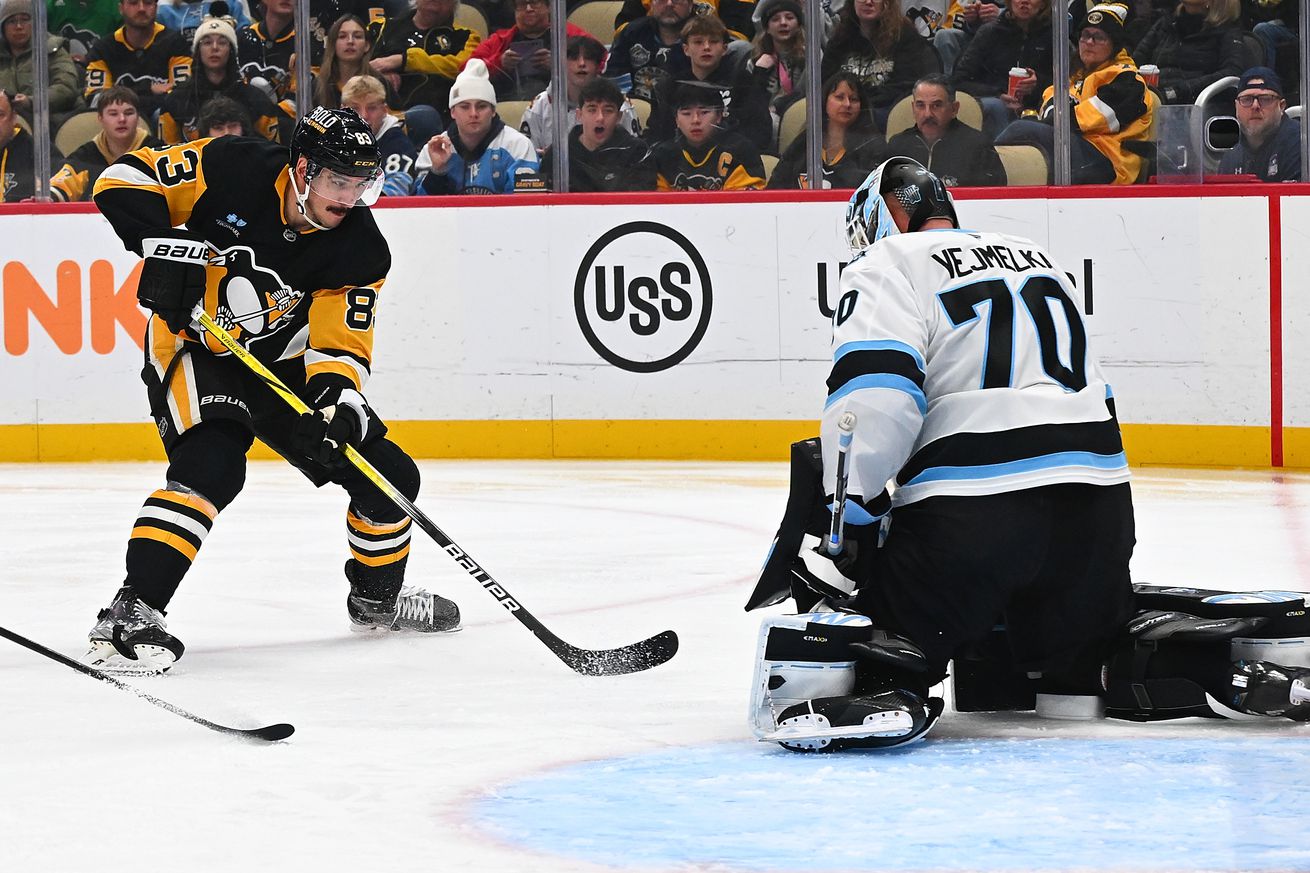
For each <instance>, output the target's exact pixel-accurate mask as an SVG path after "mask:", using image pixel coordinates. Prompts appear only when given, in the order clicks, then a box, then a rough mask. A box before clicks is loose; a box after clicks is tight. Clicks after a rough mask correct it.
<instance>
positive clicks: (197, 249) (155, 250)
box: [141, 236, 209, 267]
mask: <svg viewBox="0 0 1310 873" xmlns="http://www.w3.org/2000/svg"><path fill="white" fill-rule="evenodd" d="M141 253H142V254H143V255H144V256H145V257H147V258H160V259H161V260H165V261H180V262H181V263H184V264H200V265H201V266H202V267H203V266H205V265H206V264H208V263H209V246H207V245H206V244H205V243H203V242H200V241H198V240H186V239H179V238H177V237H169V236H152V237H147V238H145V239H143V240H141Z"/></svg>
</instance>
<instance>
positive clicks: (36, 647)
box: [0, 627, 296, 743]
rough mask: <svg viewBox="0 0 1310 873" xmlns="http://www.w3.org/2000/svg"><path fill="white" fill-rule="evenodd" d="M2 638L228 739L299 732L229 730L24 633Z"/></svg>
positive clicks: (1, 633) (271, 738) (269, 738)
mask: <svg viewBox="0 0 1310 873" xmlns="http://www.w3.org/2000/svg"><path fill="white" fill-rule="evenodd" d="M0 637H4V638H5V639H7V640H10V641H12V642H15V643H18V645H20V646H22V647H23V648H26V649H31V650H32V651H34V652H36V653H37V654H38V655H45V656H46V657H47V658H49V659H50V660H52V661H58V662H59V663H60V664H63V665H64V666H65V667H72V668H73V669H74V670H76V671H78V672H79V673H85V674H86V675H88V676H90V677H91V678H92V679H99V680H100V681H101V682H108V683H109V684H110V685H113V686H114V687H115V688H121V689H123V690H124V691H131V692H132V693H133V694H135V695H136V696H137V697H140V698H141V699H142V700H145V701H147V702H149V703H153V704H154V705H155V706H158V707H159V708H160V709H166V710H168V711H169V712H171V713H173V714H174V715H180V716H182V717H183V718H185V719H186V720H187V721H193V722H195V723H196V724H198V725H203V726H204V727H207V728H209V729H210V730H211V731H217V732H218V733H220V734H227V735H228V736H233V737H242V738H244V739H250V740H264V741H265V742H270V743H272V742H276V741H277V740H285V739H286V738H287V737H289V736H291V735H292V734H293V733H295V732H296V729H295V728H294V727H292V726H291V725H289V724H270V725H267V726H266V727H261V728H249V729H247V728H235V727H228V726H227V725H225V724H218V723H217V722H212V721H210V720H209V719H207V718H201V717H200V716H198V715H196V714H195V713H192V712H187V711H186V710H185V709H182V708H181V707H180V706H174V705H173V704H171V703H169V702H168V701H166V700H160V699H159V698H158V697H155V696H154V695H151V694H147V693H146V692H144V691H142V690H141V689H140V688H136V687H134V686H132V685H128V684H127V683H126V682H123V681H122V680H120V679H115V678H114V677H113V676H110V675H109V674H108V673H103V672H101V671H100V670H97V669H96V668H95V667H90V666H87V665H86V664H83V663H81V662H80V661H74V660H73V659H72V658H70V657H68V656H67V655H61V654H60V653H59V652H56V651H55V650H54V649H48V648H46V647H45V646H43V645H41V644H40V643H38V642H34V641H33V640H29V639H28V638H27V637H25V636H23V635H22V634H16V633H14V632H13V631H11V630H8V629H6V628H3V627H0Z"/></svg>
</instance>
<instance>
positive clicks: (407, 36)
mask: <svg viewBox="0 0 1310 873" xmlns="http://www.w3.org/2000/svg"><path fill="white" fill-rule="evenodd" d="M457 5H459V4H458V0H416V2H415V5H414V11H413V12H407V13H405V14H403V15H398V16H395V17H389V18H387V19H386V20H385V21H383V22H382V23H381V24H380V25H379V24H376V23H375V24H373V25H370V27H371V29H372V31H373V60H372V61H370V62H369V65H370V66H371V67H372V68H373V74H374V75H375V76H380V77H382V78H383V79H385V80H386V81H387V82H388V83H389V84H390V85H391V89H392V91H393V92H394V93H395V94H396V98H397V102H396V103H395V104H394V105H395V106H396V108H398V109H405V110H408V109H409V108H410V107H412V106H418V105H423V106H428V107H440V108H443V109H444V108H445V107H447V106H449V105H450V88H451V86H452V85H454V84H455V77H456V76H458V75H459V72H460V70H462V69H463V68H464V65H465V64H466V63H468V60H469V58H471V57H473V50H474V49H476V48H477V47H478V45H479V44H480V43H481V42H482V37H481V36H479V35H478V34H476V33H474V32H473V31H472V30H470V29H469V28H467V27H464V26H462V25H459V24H456V23H455V7H456V6H457ZM432 111H435V110H432ZM408 117H409V116H408V112H406V118H407V119H408ZM441 127H442V125H441V124H440V123H437V124H436V125H435V128H436V130H440V129H441ZM410 132H411V134H412V133H413V130H412V129H411V131H410ZM434 132H435V131H434Z"/></svg>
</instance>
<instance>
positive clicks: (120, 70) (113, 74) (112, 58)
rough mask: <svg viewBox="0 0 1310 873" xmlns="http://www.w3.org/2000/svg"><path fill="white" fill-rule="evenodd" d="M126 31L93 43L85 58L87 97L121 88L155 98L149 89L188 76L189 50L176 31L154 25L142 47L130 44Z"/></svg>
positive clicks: (117, 31)
mask: <svg viewBox="0 0 1310 873" xmlns="http://www.w3.org/2000/svg"><path fill="white" fill-rule="evenodd" d="M126 30H127V29H126V28H125V27H120V28H119V29H118V30H116V31H114V32H113V34H112V35H110V36H106V37H103V38H102V39H98V40H96V42H95V44H94V45H92V46H91V50H90V51H89V52H87V56H86V95H85V96H86V98H87V99H88V100H90V99H91V98H92V97H93V96H94V95H95V93H96V92H97V91H103V90H105V89H106V88H112V87H113V86H114V85H122V86H124V87H125V88H131V89H132V90H133V91H135V92H136V93H137V94H138V95H141V96H143V97H149V98H150V100H149V101H148V102H149V104H150V105H152V106H153V105H154V102H155V100H156V99H157V98H156V97H155V96H154V95H153V94H152V93H151V90H150V86H151V85H153V84H155V83H157V82H162V83H167V84H168V86H169V87H170V88H171V87H172V86H174V85H176V84H177V83H178V82H181V81H183V80H185V79H186V77H187V76H188V75H190V73H191V47H190V46H189V45H187V41H186V40H185V39H183V38H182V34H180V33H178V32H177V31H176V30H169V29H168V28H167V27H164V25H162V24H159V23H158V22H156V23H155V32H154V33H153V34H151V36H150V41H149V42H147V43H146V44H145V45H143V46H141V47H139V48H138V47H135V46H132V45H129V44H128V42H127V35H126Z"/></svg>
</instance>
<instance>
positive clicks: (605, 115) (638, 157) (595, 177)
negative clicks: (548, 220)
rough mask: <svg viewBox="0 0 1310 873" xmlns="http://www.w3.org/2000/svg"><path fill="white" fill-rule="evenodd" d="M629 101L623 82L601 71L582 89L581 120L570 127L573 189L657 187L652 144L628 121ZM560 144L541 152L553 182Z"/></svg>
mask: <svg viewBox="0 0 1310 873" xmlns="http://www.w3.org/2000/svg"><path fill="white" fill-rule="evenodd" d="M627 106H628V101H627V100H625V99H624V97H623V92H622V91H620V90H619V86H618V85H615V84H614V82H613V81H611V80H610V79H604V78H600V77H596V78H594V79H592V80H591V81H590V82H588V83H587V84H586V85H583V86H582V91H581V93H580V94H579V95H578V109H577V119H578V125H577V126H576V127H574V128H573V130H572V131H571V132H570V133H569V191H570V192H593V191H654V190H655V167H654V165H653V164H652V163H651V158H650V149H648V148H647V147H646V144H645V143H644V142H642V141H641V140H640V139H638V138H637V137H635V136H633V135H632V133H631V132H629V131H628V129H627V128H626V127H625V126H624V121H623V110H624V108H625V107H627ZM554 151H555V147H554V146H551V147H550V148H547V149H546V153H545V154H544V155H542V157H541V176H542V179H543V180H545V183H546V186H547V187H553V181H554V173H555V161H554Z"/></svg>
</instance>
